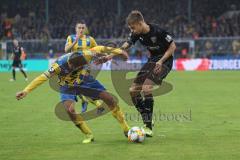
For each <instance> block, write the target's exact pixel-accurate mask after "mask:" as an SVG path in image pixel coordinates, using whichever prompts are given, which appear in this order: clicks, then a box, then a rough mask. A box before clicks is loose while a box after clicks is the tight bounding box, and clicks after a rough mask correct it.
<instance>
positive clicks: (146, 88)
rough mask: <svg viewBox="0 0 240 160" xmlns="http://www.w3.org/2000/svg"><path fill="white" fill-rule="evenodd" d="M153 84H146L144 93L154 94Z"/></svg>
mask: <svg viewBox="0 0 240 160" xmlns="http://www.w3.org/2000/svg"><path fill="white" fill-rule="evenodd" d="M152 90H153V86H152V85H144V86H143V88H142V91H143V94H144V95H149V94H152Z"/></svg>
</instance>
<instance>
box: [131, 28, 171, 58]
mask: <svg viewBox="0 0 240 160" xmlns="http://www.w3.org/2000/svg"><path fill="white" fill-rule="evenodd" d="M148 25H149V26H150V31H149V32H148V33H146V34H134V33H130V35H129V37H128V41H127V42H128V43H129V44H130V45H132V44H135V42H136V41H138V40H139V42H140V43H141V44H142V45H144V46H145V47H147V49H148V50H149V52H150V54H151V57H156V56H157V57H161V56H163V55H164V53H165V52H166V51H167V49H168V48H169V46H170V44H171V43H172V42H173V39H172V36H171V34H170V33H168V32H167V31H165V30H163V29H162V28H160V27H159V26H158V25H156V24H148Z"/></svg>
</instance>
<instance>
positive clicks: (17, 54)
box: [10, 39, 28, 81]
mask: <svg viewBox="0 0 240 160" xmlns="http://www.w3.org/2000/svg"><path fill="white" fill-rule="evenodd" d="M25 57H26V54H25V52H24V49H23V47H22V46H20V45H19V42H18V41H17V40H16V39H14V40H13V52H12V56H11V59H12V60H13V63H12V76H13V77H12V78H11V79H10V81H15V80H16V70H15V69H16V68H19V70H20V71H21V72H22V74H23V75H24V77H25V80H26V81H27V80H28V78H27V74H26V72H25V71H24V70H23V68H22V67H23V66H22V61H21V60H24V59H25Z"/></svg>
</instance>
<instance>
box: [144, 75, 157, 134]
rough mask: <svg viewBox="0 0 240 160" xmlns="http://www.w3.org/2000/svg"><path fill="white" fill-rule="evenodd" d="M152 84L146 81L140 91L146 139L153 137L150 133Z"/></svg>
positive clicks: (152, 100)
mask: <svg viewBox="0 0 240 160" xmlns="http://www.w3.org/2000/svg"><path fill="white" fill-rule="evenodd" d="M154 84H155V83H154V82H153V81H152V80H150V79H146V80H145V82H144V84H143V87H142V91H143V95H144V111H145V117H144V120H143V121H144V124H145V127H144V130H145V132H146V135H147V136H148V137H152V136H153V132H152V115H153V105H154V99H153V95H152V90H153V86H154Z"/></svg>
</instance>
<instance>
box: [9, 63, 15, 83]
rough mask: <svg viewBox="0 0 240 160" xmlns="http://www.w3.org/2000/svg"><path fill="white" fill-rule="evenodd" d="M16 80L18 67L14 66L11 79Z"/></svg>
mask: <svg viewBox="0 0 240 160" xmlns="http://www.w3.org/2000/svg"><path fill="white" fill-rule="evenodd" d="M15 80H16V67H15V66H12V78H11V79H10V81H15Z"/></svg>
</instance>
